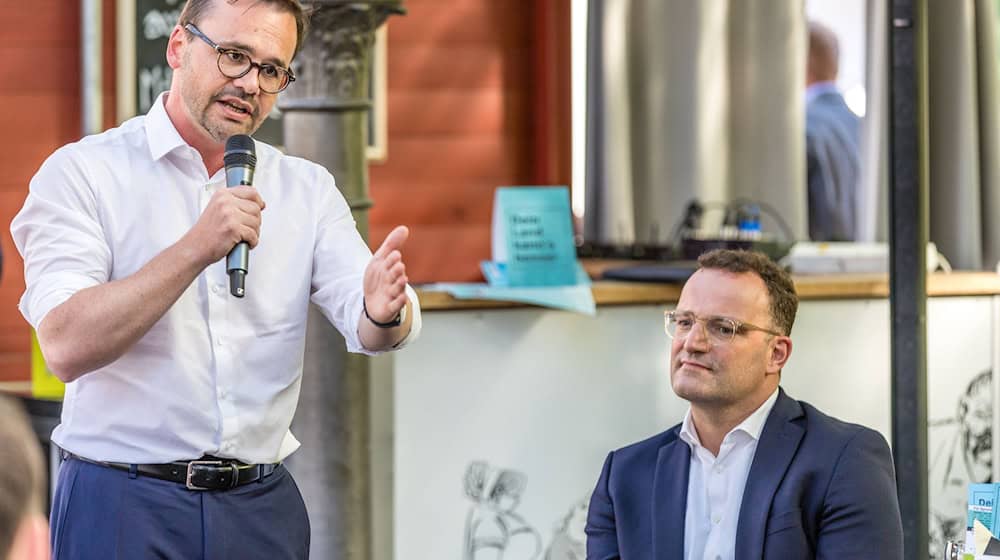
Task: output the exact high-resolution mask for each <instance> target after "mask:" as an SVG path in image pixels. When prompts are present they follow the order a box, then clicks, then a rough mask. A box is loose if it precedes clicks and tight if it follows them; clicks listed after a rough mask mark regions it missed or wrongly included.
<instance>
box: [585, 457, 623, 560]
mask: <svg viewBox="0 0 1000 560" xmlns="http://www.w3.org/2000/svg"><path fill="white" fill-rule="evenodd" d="M613 459H614V452H611V453H608V458H607V459H605V460H604V468H602V469H601V477H600V478H599V479H598V481H597V487H596V488H594V493H593V494H592V495H591V496H590V509H589V510H588V511H587V527H586V533H587V560H620V559H621V555H620V554H619V553H618V532H617V530H616V526H615V507H614V503H613V502H612V501H611V492H610V491H609V490H608V487H609V485H610V479H611V463H612V461H613Z"/></svg>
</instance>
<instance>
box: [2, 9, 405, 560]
mask: <svg viewBox="0 0 1000 560" xmlns="http://www.w3.org/2000/svg"><path fill="white" fill-rule="evenodd" d="M306 19H307V18H306V15H305V13H304V12H303V8H302V6H301V5H300V4H299V2H298V0H188V1H187V3H186V4H185V5H184V8H183V10H182V12H181V16H180V21H179V22H178V25H177V26H176V27H175V28H174V30H173V33H172V34H171V36H170V39H169V44H168V47H167V53H166V55H167V61H168V63H169V64H170V66H171V68H172V69H173V79H172V82H171V86H170V90H169V91H168V92H167V93H165V94H163V95H161V96H160V97H159V98H158V99H157V101H156V102H155V103H154V105H153V107H152V108H151V109H150V111H149V113H148V114H146V115H145V116H142V117H137V118H134V119H132V120H130V121H128V122H126V123H124V124H123V125H122V126H120V127H119V128H116V129H114V130H110V131H107V132H105V133H103V134H99V135H95V136H90V137H87V138H84V139H83V140H81V141H79V142H76V143H73V144H69V145H67V146H64V147H63V148H60V149H59V150H58V151H56V152H55V153H54V154H53V155H52V156H51V157H50V158H49V159H48V160H47V161H46V162H45V163H44V164H43V165H42V167H41V169H40V170H39V171H38V173H37V174H36V175H35V177H34V178H33V179H32V181H31V187H30V193H29V195H28V198H27V200H26V202H25V205H24V208H23V209H22V210H21V212H20V213H19V214H18V215H17V216H16V217H15V219H14V221H13V223H12V224H11V231H12V233H13V237H14V240H15V242H16V243H17V247H18V249H19V250H20V252H21V254H22V255H23V257H24V268H25V281H26V290H25V293H24V295H23V297H22V298H21V303H20V309H21V312H22V313H23V314H24V316H25V318H26V319H27V320H28V322H29V323H31V325H32V326H33V327H35V329H36V330H37V332H38V339H39V344H40V346H41V349H42V352H43V354H44V356H45V359H46V362H47V363H48V365H49V368H50V369H51V370H52V371H53V372H54V373H55V374H56V375H57V376H59V377H60V378H61V379H62V380H64V381H66V382H67V386H66V396H65V401H64V405H63V416H62V423H61V424H60V425H59V427H58V428H56V430H55V432H54V433H53V435H52V439H53V441H54V442H55V443H57V444H58V445H59V446H60V448H62V449H63V450H64V456H65V457H67V460H66V461H65V462H64V464H63V466H62V468H61V471H60V473H59V482H58V489H57V494H56V497H55V503H54V505H53V511H52V527H53V555H54V557H55V558H57V559H73V558H80V559H93V558H101V559H102V560H111V559H123V560H124V559H133V558H177V559H209V558H210V559H216V558H276V559H277V558H281V559H284V558H306V557H307V556H308V550H309V522H308V518H307V516H306V511H305V506H304V504H303V502H302V498H301V496H300V494H299V492H298V489H297V488H296V486H295V483H294V482H293V480H292V478H291V476H290V475H289V473H288V472H287V471H286V470H285V469H284V468H283V467H282V466H281V461H282V460H284V459H285V457H287V456H288V455H289V454H290V453H292V452H293V451H295V449H296V448H297V447H298V446H299V443H298V442H297V441H296V440H295V438H294V437H293V436H292V434H291V433H290V432H289V429H288V428H289V425H290V423H291V420H292V415H293V413H294V411H295V405H296V402H297V399H298V394H299V388H300V383H301V377H302V363H303V348H304V344H305V329H306V314H307V310H308V306H309V302H310V300H311V301H312V302H314V303H315V304H317V305H318V306H319V308H320V309H321V310H322V311H323V313H324V314H325V315H326V317H327V318H328V319H329V320H330V321H331V322H332V323H333V324H334V325H335V326H336V327H337V328H338V330H339V331H340V332H341V333H342V334H343V336H344V338H345V340H346V341H347V347H348V349H349V350H351V351H354V352H362V353H366V354H371V353H376V352H379V351H383V350H389V349H393V348H399V347H401V346H403V345H404V344H406V343H407V342H409V341H412V340H413V339H414V338H415V337H416V335H417V333H418V332H419V330H420V315H419V305H418V302H417V299H416V296H415V294H414V293H413V291H412V290H411V289H410V288H409V287H408V286H407V278H406V271H405V266H404V265H403V262H402V259H401V255H400V249H401V248H402V246H403V243H404V241H405V240H406V238H407V235H408V232H407V229H406V228H405V227H399V228H396V229H395V230H394V231H393V232H391V233H390V234H389V235H388V237H387V238H386V240H385V242H384V243H383V244H382V246H381V247H380V248H379V249H378V250H377V251H376V252H375V254H374V255H372V254H371V252H369V250H368V248H367V247H366V246H365V243H364V242H363V240H362V239H361V236H360V235H359V234H358V232H357V229H356V227H355V223H354V220H353V218H352V217H351V213H350V209H349V208H348V206H347V203H346V201H345V200H344V198H343V196H342V195H341V194H340V193H339V192H338V191H337V188H336V185H335V184H334V180H333V177H332V176H331V175H330V174H329V173H328V172H327V171H326V170H325V169H323V168H322V167H320V166H318V165H316V164H313V163H311V162H308V161H304V160H302V159H299V158H295V157H289V156H285V155H283V154H282V153H281V152H279V151H278V150H276V149H274V148H273V147H271V146H268V145H266V144H262V143H259V142H258V143H256V154H257V165H256V173H255V177H254V187H250V186H241V187H235V188H226V181H225V171H224V169H223V153H224V151H225V145H226V141H227V139H228V138H229V137H231V136H233V135H236V134H251V133H253V132H254V131H256V130H257V128H258V126H259V125H260V124H261V122H262V121H263V120H264V119H265V118H266V117H267V114H268V112H270V110H271V108H272V107H273V106H274V103H275V100H276V98H277V94H278V93H279V92H280V91H282V90H283V89H285V87H287V86H288V85H289V84H290V83H291V82H292V81H293V80H294V76H293V74H292V71H291V70H290V69H289V66H290V64H291V62H292V59H293V57H294V56H295V54H296V53H297V51H298V49H299V47H300V46H301V44H302V36H303V33H304V29H305V25H306ZM238 242H247V243H248V244H249V246H250V247H251V249H252V251H251V257H252V261H253V266H252V267H251V270H250V273H249V275H248V276H247V288H246V297H244V298H235V297H232V296H230V295H229V291H228V290H227V276H226V263H225V257H226V255H227V253H229V251H230V250H231V249H232V248H233V246H234V245H236V244H237V243H238Z"/></svg>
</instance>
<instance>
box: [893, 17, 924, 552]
mask: <svg viewBox="0 0 1000 560" xmlns="http://www.w3.org/2000/svg"><path fill="white" fill-rule="evenodd" d="M891 10H892V12H891V14H890V18H889V25H890V30H889V37H890V45H889V52H890V56H891V61H892V62H891V75H890V80H889V82H890V84H889V92H890V94H889V95H890V121H889V123H890V124H889V126H890V134H891V137H890V148H889V149H890V169H889V180H890V191H889V254H890V264H889V309H890V324H891V336H892V351H891V352H892V380H891V386H892V444H893V455H894V458H895V463H896V484H897V488H898V490H899V505H900V509H901V512H902V517H903V535H904V557H905V558H913V559H917V558H927V555H928V532H927V531H928V527H927V515H928V498H927V340H926V339H927V325H926V323H927V267H926V259H927V253H926V250H927V249H926V248H927V237H928V219H927V217H928V207H927V200H928V177H929V173H928V159H927V154H928V151H927V146H928V138H927V122H928V117H927V115H928V113H927V25H926V15H927V5H926V0H893V2H892V8H891Z"/></svg>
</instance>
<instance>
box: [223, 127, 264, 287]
mask: <svg viewBox="0 0 1000 560" xmlns="http://www.w3.org/2000/svg"><path fill="white" fill-rule="evenodd" d="M222 161H223V162H224V163H225V164H226V186H227V187H238V186H240V185H252V184H253V170H254V167H256V166H257V155H256V152H255V150H254V146H253V138H250V137H249V136H247V135H246V134H237V135H235V136H230V137H229V140H226V155H225V156H223V158H222ZM249 268H250V246H249V245H247V242H246V241H240V242H239V243H237V244H236V246H235V247H233V250H232V251H229V256H227V257H226V273H227V274H229V293H231V294H233V295H234V296H236V297H243V296H244V295H246V277H247V271H248V270H249Z"/></svg>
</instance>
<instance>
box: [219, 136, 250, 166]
mask: <svg viewBox="0 0 1000 560" xmlns="http://www.w3.org/2000/svg"><path fill="white" fill-rule="evenodd" d="M222 161H223V163H224V164H225V165H226V167H231V166H234V165H241V166H247V167H253V166H255V165H257V155H256V151H255V149H254V144H253V138H250V137H249V136H247V135H246V134H235V135H233V136H230V137H229V139H228V140H226V155H224V156H223V157H222Z"/></svg>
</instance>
